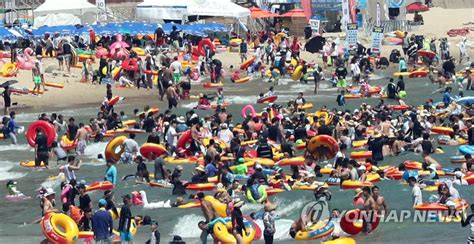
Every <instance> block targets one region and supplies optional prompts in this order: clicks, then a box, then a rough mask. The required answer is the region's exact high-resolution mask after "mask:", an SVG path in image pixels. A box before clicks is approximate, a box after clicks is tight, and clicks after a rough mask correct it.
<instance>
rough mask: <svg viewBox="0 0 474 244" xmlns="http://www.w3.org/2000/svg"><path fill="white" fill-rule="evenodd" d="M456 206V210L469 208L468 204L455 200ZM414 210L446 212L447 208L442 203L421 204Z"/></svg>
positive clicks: (461, 200)
mask: <svg viewBox="0 0 474 244" xmlns="http://www.w3.org/2000/svg"><path fill="white" fill-rule="evenodd" d="M454 203H455V204H456V206H455V208H456V210H464V209H465V208H467V207H468V206H469V203H468V202H467V201H466V200H464V199H456V200H454ZM415 209H416V210H419V211H447V210H449V207H448V206H446V204H442V203H427V202H426V203H421V204H418V205H416V206H415Z"/></svg>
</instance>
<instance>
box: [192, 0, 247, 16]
mask: <svg viewBox="0 0 474 244" xmlns="http://www.w3.org/2000/svg"><path fill="white" fill-rule="evenodd" d="M188 16H210V17H231V18H243V17H248V16H250V10H249V9H247V8H244V7H241V6H239V5H237V4H235V3H233V2H231V1H230V0H189V5H188Z"/></svg>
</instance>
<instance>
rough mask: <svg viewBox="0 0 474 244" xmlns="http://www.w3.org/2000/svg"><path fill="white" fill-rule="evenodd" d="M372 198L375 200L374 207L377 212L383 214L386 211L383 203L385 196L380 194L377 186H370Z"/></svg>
mask: <svg viewBox="0 0 474 244" xmlns="http://www.w3.org/2000/svg"><path fill="white" fill-rule="evenodd" d="M372 198H373V199H374V201H375V208H376V211H377V214H379V215H383V214H384V213H387V212H388V207H387V204H386V203H385V198H384V197H383V196H381V195H380V189H379V187H378V186H374V187H372Z"/></svg>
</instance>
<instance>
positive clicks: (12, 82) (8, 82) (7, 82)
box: [0, 80, 18, 87]
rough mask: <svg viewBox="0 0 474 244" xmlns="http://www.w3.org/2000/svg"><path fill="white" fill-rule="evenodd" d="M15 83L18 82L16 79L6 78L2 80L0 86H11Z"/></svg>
mask: <svg viewBox="0 0 474 244" xmlns="http://www.w3.org/2000/svg"><path fill="white" fill-rule="evenodd" d="M16 83H18V81H17V80H7V81H5V82H3V83H2V84H1V85H0V87H7V86H11V85H13V84H16Z"/></svg>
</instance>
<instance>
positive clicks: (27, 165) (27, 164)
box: [20, 160, 46, 168]
mask: <svg viewBox="0 0 474 244" xmlns="http://www.w3.org/2000/svg"><path fill="white" fill-rule="evenodd" d="M20 166H21V167H25V168H34V167H35V160H30V161H22V162H20ZM40 167H46V165H45V164H44V162H43V161H41V164H40Z"/></svg>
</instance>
